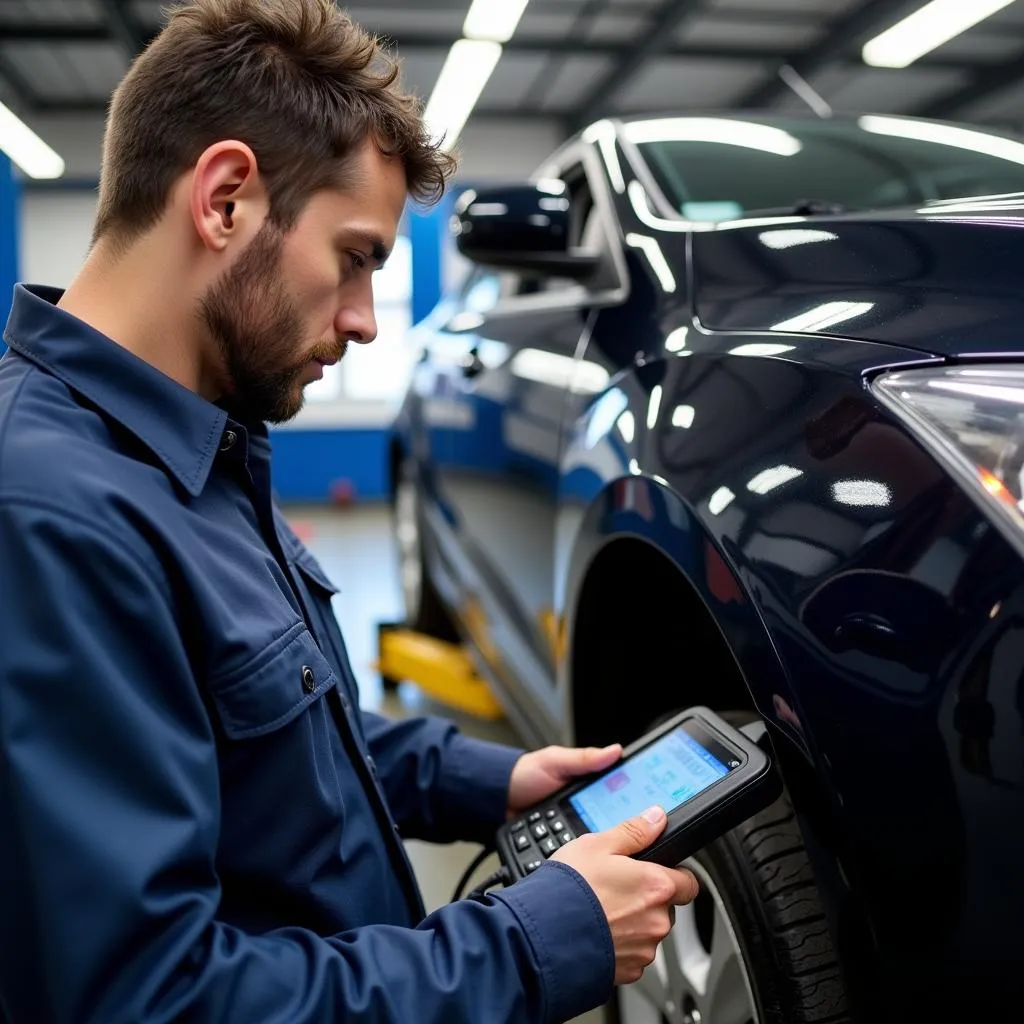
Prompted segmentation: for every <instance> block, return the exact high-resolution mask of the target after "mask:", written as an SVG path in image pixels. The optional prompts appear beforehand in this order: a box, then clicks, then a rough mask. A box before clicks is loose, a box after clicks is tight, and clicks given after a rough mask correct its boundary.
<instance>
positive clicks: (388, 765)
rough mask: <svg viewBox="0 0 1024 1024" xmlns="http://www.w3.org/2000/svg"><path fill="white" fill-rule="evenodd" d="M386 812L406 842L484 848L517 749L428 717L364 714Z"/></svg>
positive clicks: (504, 804)
mask: <svg viewBox="0 0 1024 1024" xmlns="http://www.w3.org/2000/svg"><path fill="white" fill-rule="evenodd" d="M362 714H363V723H364V728H365V730H366V740H367V743H368V744H369V747H370V752H371V754H372V755H373V759H374V761H375V762H376V764H377V771H378V774H379V777H380V779H381V782H382V784H383V786H384V791H385V793H386V794H387V798H388V806H389V807H390V808H391V812H392V814H393V815H394V816H395V820H396V821H397V822H398V825H399V827H400V828H401V830H402V835H403V836H405V837H406V838H409V839H426V840H429V841H432V842H439V843H443V842H452V841H455V840H466V841H474V842H479V843H488V842H490V841H492V840H493V839H494V833H495V832H496V831H497V829H498V826H499V825H501V823H502V822H503V821H505V818H506V813H507V808H508V787H509V779H510V777H511V775H512V769H513V767H514V766H515V763H516V761H518V760H519V758H520V757H521V756H522V755H523V751H522V750H521V749H519V748H518V747H509V746H505V745H504V744H501V743H491V742H488V741H486V740H477V739H472V738H470V737H469V736H464V735H463V734H462V733H461V732H459V730H458V729H457V728H456V727H455V725H453V724H452V723H451V722H449V721H447V720H446V719H443V718H435V717H432V716H427V717H423V718H413V719H408V720H406V721H401V722H391V721H389V720H388V719H386V718H383V717H382V716H380V715H378V714H374V713H373V712H369V711H364V712H363V713H362Z"/></svg>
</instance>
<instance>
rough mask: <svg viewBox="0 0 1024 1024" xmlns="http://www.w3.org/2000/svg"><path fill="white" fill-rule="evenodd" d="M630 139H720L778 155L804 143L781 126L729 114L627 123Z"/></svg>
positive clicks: (795, 150)
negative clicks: (735, 118) (730, 116)
mask: <svg viewBox="0 0 1024 1024" xmlns="http://www.w3.org/2000/svg"><path fill="white" fill-rule="evenodd" d="M623 134H624V135H625V136H626V138H627V139H629V141H630V142H635V143H641V142H719V143H721V144H722V145H725V146H742V147H743V148H745V149H759V150H761V152H763V153H774V154H775V155H776V156H795V155H796V154H797V153H799V152H800V150H801V149H803V143H802V142H801V141H800V140H799V139H798V138H796V136H794V135H790V134H789V132H784V131H783V130H782V129H781V128H773V127H771V126H770V125H766V124H757V123H756V122H753V121H734V120H732V119H731V118H726V117H661V118H657V119H655V120H652V121H633V122H630V123H628V124H626V125H625V126H624V128H623Z"/></svg>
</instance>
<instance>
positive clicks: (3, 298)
mask: <svg viewBox="0 0 1024 1024" xmlns="http://www.w3.org/2000/svg"><path fill="white" fill-rule="evenodd" d="M19 191H20V189H19V187H18V182H17V179H16V178H15V177H14V170H13V168H12V167H11V161H10V160H9V159H8V158H7V156H6V154H4V153H0V325H6V323H7V316H8V314H9V313H10V311H11V295H12V292H13V291H14V285H15V283H16V282H17V280H18V253H19V244H20V235H21V230H20V228H21V223H20V218H21V203H20V196H19ZM6 348H7V346H6V345H4V343H3V341H2V340H0V354H2V353H3V352H5V351H6Z"/></svg>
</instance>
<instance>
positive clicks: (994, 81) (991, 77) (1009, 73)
mask: <svg viewBox="0 0 1024 1024" xmlns="http://www.w3.org/2000/svg"><path fill="white" fill-rule="evenodd" d="M1021 81H1024V55H1021V56H1020V57H1015V58H1014V59H1013V60H1009V61H1007V62H1006V63H1005V64H990V65H986V66H985V67H984V68H982V69H981V70H979V71H976V72H975V73H974V75H973V76H972V78H971V80H970V82H969V83H968V84H967V85H966V86H963V85H961V86H958V87H957V88H956V89H951V90H949V91H948V92H945V93H943V94H942V95H941V96H938V97H935V98H934V99H931V100H929V101H928V102H927V103H925V104H923V105H922V106H921V107H919V108H918V109H917V110H915V111H914V114H915V116H917V117H937V118H947V119H948V118H953V117H956V115H957V114H958V113H959V112H960V111H962V110H966V109H967V108H968V107H969V106H971V104H973V103H977V102H978V101H979V100H983V99H987V98H988V97H989V96H993V95H995V94H996V93H997V92H999V91H1000V90H1001V89H1006V88H1008V87H1009V86H1011V85H1014V84H1015V83H1018V82H1021Z"/></svg>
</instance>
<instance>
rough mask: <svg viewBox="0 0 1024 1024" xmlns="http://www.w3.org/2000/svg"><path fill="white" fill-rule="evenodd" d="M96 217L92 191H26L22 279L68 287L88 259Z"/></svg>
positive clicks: (33, 282)
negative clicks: (87, 253)
mask: <svg viewBox="0 0 1024 1024" xmlns="http://www.w3.org/2000/svg"><path fill="white" fill-rule="evenodd" d="M95 214H96V197H95V195H94V194H93V193H92V192H84V191H67V192H58V191H52V192H33V191H26V192H23V193H22V196H21V240H20V241H21V246H20V248H21V267H20V273H19V276H20V278H21V280H22V281H26V282H28V283H29V284H49V285H54V286H55V287H57V288H67V286H68V285H69V284H70V283H71V279H72V278H73V277H74V276H75V274H76V273H78V268H79V267H80V266H81V265H82V261H83V260H84V259H85V254H86V252H87V251H88V248H89V239H90V237H91V236H92V225H93V219H94V217H95Z"/></svg>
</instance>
